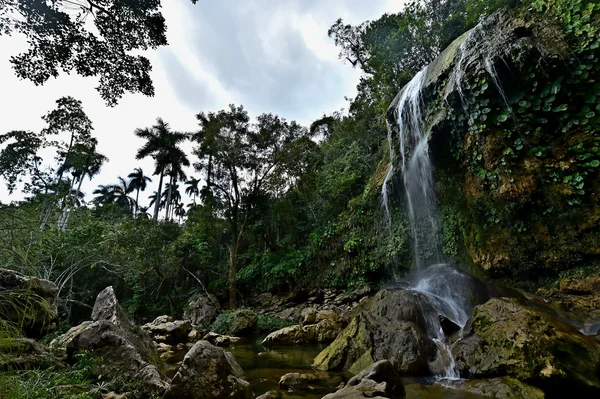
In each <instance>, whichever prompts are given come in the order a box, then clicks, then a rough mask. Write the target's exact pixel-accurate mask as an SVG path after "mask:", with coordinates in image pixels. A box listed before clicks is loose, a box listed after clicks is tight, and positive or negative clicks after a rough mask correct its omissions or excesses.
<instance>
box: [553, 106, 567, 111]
mask: <svg viewBox="0 0 600 399" xmlns="http://www.w3.org/2000/svg"><path fill="white" fill-rule="evenodd" d="M567 108H569V106H568V105H567V104H561V105H559V106H558V107H554V109H553V110H552V112H564V111H566V110H567Z"/></svg>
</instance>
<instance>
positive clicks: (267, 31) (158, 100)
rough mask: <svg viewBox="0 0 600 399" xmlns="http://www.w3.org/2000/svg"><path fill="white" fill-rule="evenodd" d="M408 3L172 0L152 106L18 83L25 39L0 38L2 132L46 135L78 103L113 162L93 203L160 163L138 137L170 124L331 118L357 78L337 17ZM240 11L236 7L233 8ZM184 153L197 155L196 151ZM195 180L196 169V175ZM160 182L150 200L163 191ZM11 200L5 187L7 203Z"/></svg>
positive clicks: (166, 9) (147, 101)
mask: <svg viewBox="0 0 600 399" xmlns="http://www.w3.org/2000/svg"><path fill="white" fill-rule="evenodd" d="M403 3H404V0H369V1H365V0H327V1H321V0H244V1H236V2H228V1H218V0H201V1H199V2H198V3H197V4H196V5H195V6H193V5H192V4H191V2H190V1H189V0H164V1H163V15H164V16H165V19H166V21H167V25H168V31H167V37H168V40H169V46H166V47H163V48H160V49H159V50H157V51H153V52H149V53H148V54H147V56H148V57H149V58H150V60H151V62H152V65H153V72H152V78H153V81H154V85H155V89H156V94H155V97H153V98H147V97H144V96H142V95H132V94H128V95H126V96H125V97H124V98H123V99H121V101H120V102H119V105H117V106H116V107H114V108H107V107H106V106H105V104H104V102H103V101H102V99H101V98H100V96H99V94H98V93H97V92H96V91H95V89H94V87H95V86H96V81H95V80H94V79H84V78H81V77H79V76H76V75H71V76H69V75H63V76H60V77H59V78H58V79H54V80H50V81H48V82H47V83H46V84H45V85H44V86H41V87H36V86H35V85H33V84H32V83H31V82H29V81H20V80H19V79H17V78H16V76H15V75H14V73H13V71H12V68H11V65H10V63H9V57H10V55H14V54H18V53H20V52H22V51H24V50H25V49H26V43H25V41H24V40H23V38H21V37H16V36H15V37H4V36H2V37H0V82H1V83H0V87H1V88H2V93H3V95H2V96H0V110H2V111H1V114H2V117H1V118H0V133H6V132H8V131H10V130H15V129H19V130H32V131H39V130H40V129H41V128H42V127H43V126H44V124H43V121H42V119H41V116H42V115H44V114H46V113H47V112H48V111H49V110H51V109H53V108H54V105H55V104H54V102H55V100H56V99H58V98H59V97H62V96H67V95H70V96H73V97H75V98H77V99H79V100H81V101H82V102H83V105H84V109H85V111H86V113H87V114H88V116H89V117H90V118H91V120H92V121H93V123H94V128H95V136H96V137H97V138H98V140H99V146H98V150H99V151H100V152H101V153H103V154H105V155H107V156H108V157H109V159H110V162H109V163H108V164H107V165H105V166H104V167H103V169H102V171H101V173H100V175H99V176H98V177H96V178H95V179H94V181H92V182H87V181H86V182H85V183H84V185H83V191H84V192H86V193H88V197H87V200H89V199H91V195H90V194H91V191H93V189H94V188H95V187H96V186H97V185H98V184H110V183H113V182H115V181H116V179H117V176H123V177H125V176H126V175H127V174H128V173H130V172H131V171H132V170H133V168H135V167H137V166H141V167H142V168H143V169H144V170H145V171H146V172H147V173H150V172H151V171H152V161H151V160H146V161H141V162H140V161H136V160H135V153H136V151H137V149H138V148H139V147H140V146H141V145H142V141H141V140H139V139H137V138H136V137H135V136H134V134H133V131H134V130H135V128H138V127H146V126H150V125H151V124H152V123H153V122H154V121H155V119H156V118H157V117H159V116H160V117H162V118H163V119H165V120H166V121H167V122H169V123H170V124H171V126H172V127H173V128H174V129H175V130H181V131H194V130H196V126H197V124H196V119H195V115H196V114H197V113H198V112H200V111H205V112H206V111H217V110H219V109H223V108H225V107H226V106H227V105H228V104H230V103H234V104H242V105H244V107H246V109H248V111H249V112H250V114H251V115H257V114H260V113H263V112H272V113H275V114H278V115H280V116H282V117H284V118H286V119H288V120H297V121H299V122H300V123H303V124H305V125H308V124H310V123H311V122H312V121H313V120H315V119H317V118H318V117H320V116H321V115H323V114H324V113H331V112H333V111H336V110H340V109H342V108H347V103H346V101H345V100H344V96H349V97H353V96H354V94H355V92H356V90H355V86H356V84H357V83H358V77H359V74H358V71H356V70H353V69H352V67H351V66H350V65H347V64H343V63H342V62H341V61H340V60H338V58H337V54H338V51H337V49H336V48H335V46H334V45H333V41H332V40H331V39H329V38H328V37H327V30H328V28H329V27H330V26H331V25H332V24H333V23H334V22H335V20H336V19H337V18H340V17H341V18H343V19H344V20H345V21H346V22H349V23H352V24H357V23H361V22H363V21H365V20H370V19H376V18H378V17H379V16H381V15H382V14H383V13H385V12H397V11H399V10H400V9H401V8H402V5H403ZM234 4H235V5H234ZM186 150H187V151H188V153H190V152H191V145H188V146H187V148H186ZM190 174H193V171H190ZM157 181H158V179H155V180H154V181H153V184H152V188H151V189H150V190H147V192H146V194H147V195H149V194H150V193H151V192H152V190H155V189H156V187H155V186H156V184H157ZM18 198H19V196H17V195H13V196H12V197H8V193H7V192H6V187H5V186H4V184H2V186H0V201H3V202H6V201H8V200H10V199H18Z"/></svg>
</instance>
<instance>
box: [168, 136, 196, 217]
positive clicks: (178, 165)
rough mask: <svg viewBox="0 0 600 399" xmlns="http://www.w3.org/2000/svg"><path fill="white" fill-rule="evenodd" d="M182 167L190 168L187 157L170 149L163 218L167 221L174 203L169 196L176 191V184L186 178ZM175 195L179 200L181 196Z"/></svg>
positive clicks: (176, 150)
mask: <svg viewBox="0 0 600 399" xmlns="http://www.w3.org/2000/svg"><path fill="white" fill-rule="evenodd" d="M184 166H190V161H189V159H188V157H187V155H185V153H184V152H183V151H182V150H181V149H179V148H177V147H174V148H172V149H171V152H170V155H169V167H168V175H169V183H168V185H167V198H166V205H167V207H166V208H167V209H166V210H165V218H166V219H167V220H168V219H169V215H170V214H171V213H172V212H171V211H172V208H171V205H172V204H173V203H176V202H175V201H173V200H172V198H171V196H172V195H173V193H172V189H177V188H178V185H177V182H178V181H184V180H185V179H186V178H187V177H186V174H185V172H184V170H183V167H184ZM177 195H179V198H181V195H180V194H179V192H177Z"/></svg>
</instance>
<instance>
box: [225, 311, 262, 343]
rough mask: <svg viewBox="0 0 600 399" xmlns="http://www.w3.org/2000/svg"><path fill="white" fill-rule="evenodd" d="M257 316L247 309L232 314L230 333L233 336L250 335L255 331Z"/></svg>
mask: <svg viewBox="0 0 600 399" xmlns="http://www.w3.org/2000/svg"><path fill="white" fill-rule="evenodd" d="M257 323H258V315H257V314H256V313H254V312H253V311H251V310H249V309H242V310H239V311H237V312H235V313H234V316H233V319H232V320H231V333H232V334H233V335H235V336H244V335H248V334H252V333H253V332H254V331H255V330H256V325H257Z"/></svg>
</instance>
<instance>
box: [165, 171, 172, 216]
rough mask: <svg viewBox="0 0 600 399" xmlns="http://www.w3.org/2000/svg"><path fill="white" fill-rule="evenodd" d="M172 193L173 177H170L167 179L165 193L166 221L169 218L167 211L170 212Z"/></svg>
mask: <svg viewBox="0 0 600 399" xmlns="http://www.w3.org/2000/svg"><path fill="white" fill-rule="evenodd" d="M172 191H173V176H170V178H169V192H168V193H167V209H166V211H165V219H167V221H168V220H169V219H170V217H171V215H170V213H169V211H170V210H171V192H172Z"/></svg>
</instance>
